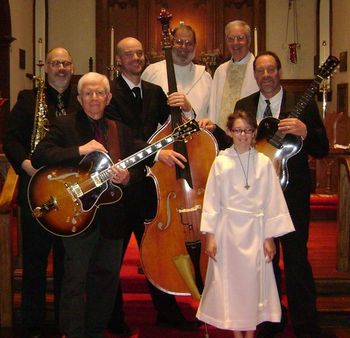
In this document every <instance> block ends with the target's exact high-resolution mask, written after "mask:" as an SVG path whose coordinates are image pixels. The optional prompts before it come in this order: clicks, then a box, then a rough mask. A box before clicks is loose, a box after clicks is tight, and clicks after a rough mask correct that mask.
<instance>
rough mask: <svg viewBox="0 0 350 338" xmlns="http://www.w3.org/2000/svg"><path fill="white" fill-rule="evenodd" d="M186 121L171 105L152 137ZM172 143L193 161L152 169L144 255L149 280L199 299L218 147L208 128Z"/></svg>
mask: <svg viewBox="0 0 350 338" xmlns="http://www.w3.org/2000/svg"><path fill="white" fill-rule="evenodd" d="M170 18H171V15H170V14H168V13H167V12H166V11H165V10H162V11H161V14H160V16H159V17H158V20H160V22H161V24H162V33H163V49H164V52H165V58H166V67H167V78H168V87H169V94H171V93H173V92H176V91H177V86H176V78H175V71H174V65H173V60H172V47H171V43H170V34H169V21H170ZM183 121H184V117H183V116H182V112H181V110H180V109H179V108H178V107H171V114H170V118H169V119H168V121H167V122H166V123H165V124H164V125H163V126H162V127H161V128H160V129H159V130H158V131H157V132H156V133H155V134H154V135H153V136H152V137H151V139H150V140H149V142H152V143H153V142H155V141H156V140H158V139H161V138H162V137H163V136H164V135H166V134H168V133H169V132H171V130H173V129H174V128H176V127H177V126H178V125H181V124H182V123H183ZM170 147H173V150H174V151H176V152H179V153H181V154H182V155H183V156H184V157H185V158H186V159H187V162H186V163H185V168H184V169H182V168H180V167H179V166H175V167H173V168H169V167H165V165H164V164H162V163H159V162H157V163H156V164H155V165H154V166H153V167H152V168H151V170H150V175H151V176H152V178H153V179H154V182H155V185H156V190H157V198H158V207H157V213H156V216H155V218H154V219H153V220H152V221H151V222H149V223H148V224H146V227H145V233H144V236H143V239H142V243H141V248H140V260H141V265H142V268H143V270H144V273H145V274H146V276H147V278H148V280H149V281H150V282H151V283H152V284H153V285H154V286H156V287H157V288H158V289H161V290H163V291H165V292H167V293H170V294H174V295H192V296H193V297H194V298H196V299H199V297H200V294H201V292H202V290H203V284H204V283H203V281H204V278H205V273H206V268H207V263H208V257H207V255H205V253H204V251H205V237H204V235H202V234H201V233H200V220H201V212H202V203H203V197H204V191H205V186H206V182H207V177H208V174H209V170H210V168H211V165H212V163H213V161H214V159H215V157H216V155H217V152H218V147H217V143H216V141H215V138H214V137H213V135H212V134H211V133H210V132H208V131H207V130H203V129H201V130H200V131H199V132H197V133H196V134H194V135H192V136H191V137H190V138H188V139H187V140H186V142H183V141H181V142H176V143H174V144H173V145H171V146H170ZM168 149H169V148H168Z"/></svg>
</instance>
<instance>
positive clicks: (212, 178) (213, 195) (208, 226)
mask: <svg viewBox="0 0 350 338" xmlns="http://www.w3.org/2000/svg"><path fill="white" fill-rule="evenodd" d="M220 191H221V188H220V175H218V173H217V161H216V160H214V162H213V165H212V167H211V169H210V172H209V176H208V180H207V185H206V188H205V193H204V199H203V210H202V218H201V228H200V229H201V231H202V232H210V233H215V228H216V225H217V224H218V218H219V217H220V211H221V202H220V195H221V194H220Z"/></svg>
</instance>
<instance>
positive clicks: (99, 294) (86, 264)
mask: <svg viewBox="0 0 350 338" xmlns="http://www.w3.org/2000/svg"><path fill="white" fill-rule="evenodd" d="M111 96H112V95H111V93H110V86H109V81H108V79H107V78H106V76H104V75H101V74H98V73H93V72H91V73H87V74H85V75H83V76H82V77H81V79H80V80H79V82H78V100H79V102H80V103H81V105H82V109H80V110H79V111H77V112H76V113H75V114H70V115H67V116H62V117H60V118H58V119H56V120H55V122H54V123H53V124H52V126H51V128H50V131H49V132H48V134H47V135H46V136H45V137H44V139H43V140H42V141H41V142H40V143H39V144H38V146H37V147H36V149H35V151H34V153H33V156H32V163H33V166H34V167H36V168H39V167H41V166H45V165H61V164H62V165H67V164H69V165H70V166H72V165H77V166H78V163H79V162H80V160H81V159H82V157H83V156H84V155H87V154H90V153H91V152H94V151H102V152H104V153H106V152H109V153H110V154H114V155H115V157H116V158H113V157H112V160H114V162H116V161H118V159H119V158H125V157H127V156H129V155H131V154H133V153H135V152H136V151H137V150H139V149H140V148H142V147H143V146H144V144H145V143H144V142H137V141H136V140H135V138H134V134H135V133H134V131H132V130H131V129H130V128H128V127H127V126H125V125H123V124H122V123H121V122H116V121H112V120H109V119H107V118H105V117H104V109H105V107H106V105H107V104H108V103H109V102H110V99H111ZM101 165H102V164H101ZM144 175H145V168H144V165H140V164H139V165H136V166H134V167H132V168H130V169H129V170H127V169H121V168H118V167H117V166H114V167H111V181H112V183H114V184H118V185H119V186H120V187H121V189H122V190H123V192H124V194H123V198H122V199H121V200H120V201H118V202H117V203H114V204H110V205H102V206H100V207H99V208H98V210H97V213H96V216H95V218H94V220H93V222H92V224H91V225H90V226H89V227H88V228H87V229H86V230H85V231H84V232H82V233H81V234H79V235H77V236H74V237H64V238H63V239H62V242H63V245H64V250H65V260H64V275H63V282H62V293H61V302H60V327H61V331H62V333H63V334H64V335H66V337H68V338H70V337H81V338H83V337H84V338H85V337H95V338H102V336H103V335H102V331H103V330H104V328H105V327H106V325H107V323H108V320H109V318H110V315H111V312H112V309H113V305H114V298H115V295H116V292H117V287H118V282H119V269H120V265H121V258H122V246H123V237H124V230H125V227H126V218H125V212H124V210H125V196H126V195H127V193H126V192H127V189H129V188H131V187H132V186H133V184H136V183H137V182H139V181H140V180H142V178H143V177H144Z"/></svg>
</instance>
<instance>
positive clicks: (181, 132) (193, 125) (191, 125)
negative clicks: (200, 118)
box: [172, 119, 200, 141]
mask: <svg viewBox="0 0 350 338" xmlns="http://www.w3.org/2000/svg"><path fill="white" fill-rule="evenodd" d="M199 130H200V128H199V125H198V123H197V122H196V120H194V119H193V120H190V121H188V122H186V123H184V124H182V125H180V126H177V127H176V128H175V129H174V130H173V133H172V136H173V138H174V140H175V141H183V140H185V139H186V137H187V136H190V135H191V134H194V133H196V132H197V131H199Z"/></svg>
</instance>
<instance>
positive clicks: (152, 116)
mask: <svg viewBox="0 0 350 338" xmlns="http://www.w3.org/2000/svg"><path fill="white" fill-rule="evenodd" d="M141 87H142V111H141V112H139V111H138V110H139V107H138V106H137V105H136V104H135V98H134V95H133V93H132V91H131V90H130V88H129V86H128V84H127V83H126V82H125V80H124V79H123V78H122V77H121V76H119V77H118V78H117V79H116V80H115V81H114V82H113V84H112V94H113V97H112V100H111V103H110V105H109V107H107V110H106V116H108V117H109V118H111V119H114V120H117V121H122V122H123V123H125V124H126V125H127V126H129V127H130V128H132V129H134V130H136V133H137V136H138V137H139V138H140V139H142V140H144V141H147V140H148V139H149V138H150V137H151V136H152V135H153V133H154V132H155V131H156V130H157V128H158V124H164V123H165V122H166V120H167V119H168V117H169V115H170V107H169V106H168V105H167V97H166V96H165V94H164V92H163V90H162V88H161V87H159V86H157V85H155V84H153V83H150V82H147V81H141Z"/></svg>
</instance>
